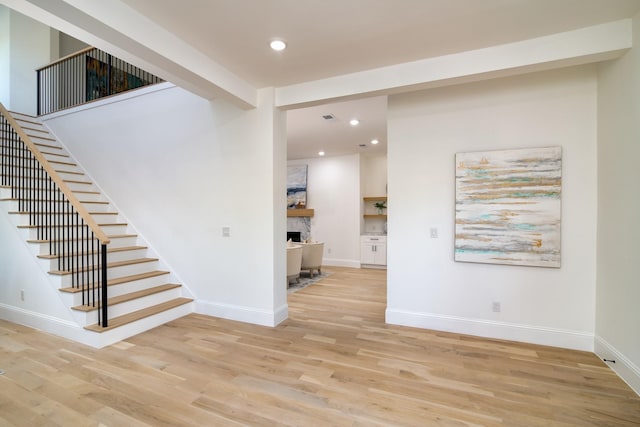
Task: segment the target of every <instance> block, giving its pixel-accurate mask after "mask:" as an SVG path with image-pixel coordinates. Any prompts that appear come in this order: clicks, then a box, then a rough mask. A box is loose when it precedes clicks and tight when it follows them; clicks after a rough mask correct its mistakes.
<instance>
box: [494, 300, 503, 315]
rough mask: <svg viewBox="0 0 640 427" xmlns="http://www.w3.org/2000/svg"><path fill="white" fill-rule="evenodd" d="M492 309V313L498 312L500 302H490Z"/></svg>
mask: <svg viewBox="0 0 640 427" xmlns="http://www.w3.org/2000/svg"><path fill="white" fill-rule="evenodd" d="M492 309H493V312H494V313H500V309H501V307H500V303H499V302H498V301H494V302H493V304H492Z"/></svg>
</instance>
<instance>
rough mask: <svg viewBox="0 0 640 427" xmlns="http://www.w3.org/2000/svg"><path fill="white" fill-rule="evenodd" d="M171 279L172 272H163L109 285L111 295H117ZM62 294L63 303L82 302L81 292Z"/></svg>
mask: <svg viewBox="0 0 640 427" xmlns="http://www.w3.org/2000/svg"><path fill="white" fill-rule="evenodd" d="M170 279H171V275H170V274H161V275H159V276H154V277H148V278H146V279H140V280H133V281H131V282H125V283H122V284H119V285H111V286H109V290H108V293H109V297H110V298H112V297H117V296H120V295H125V294H129V293H131V292H138V291H142V290H144V289H148V288H152V287H154V286H160V285H164V284H166V283H169V282H170ZM60 296H61V298H62V300H63V303H64V304H65V306H67V307H75V306H78V305H81V304H82V294H81V293H80V292H76V293H71V292H60Z"/></svg>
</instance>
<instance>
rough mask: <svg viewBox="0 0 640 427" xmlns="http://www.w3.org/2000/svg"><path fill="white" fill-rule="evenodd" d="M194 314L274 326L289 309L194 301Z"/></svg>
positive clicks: (286, 314) (285, 316) (287, 313)
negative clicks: (269, 308) (265, 308)
mask: <svg viewBox="0 0 640 427" xmlns="http://www.w3.org/2000/svg"><path fill="white" fill-rule="evenodd" d="M196 313H200V314H205V315H207V316H213V317H220V318H222V319H228V320H236V321H238V322H246V323H253V324H255V325H262V326H276V325H277V324H279V323H280V322H282V321H284V320H285V319H286V318H287V317H288V315H289V308H288V306H287V305H283V306H281V307H278V308H277V309H276V310H275V311H269V310H260V309H256V308H254V307H244V306H239V305H232V304H221V303H216V302H209V301H201V300H198V301H196Z"/></svg>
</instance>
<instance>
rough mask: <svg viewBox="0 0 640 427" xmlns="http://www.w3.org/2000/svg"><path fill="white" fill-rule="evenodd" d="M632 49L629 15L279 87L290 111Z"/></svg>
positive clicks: (593, 58) (583, 60) (607, 56)
mask: <svg viewBox="0 0 640 427" xmlns="http://www.w3.org/2000/svg"><path fill="white" fill-rule="evenodd" d="M631 47H632V21H631V20H630V19H624V20H620V21H615V22H610V23H607V24H601V25H596V26H592V27H587V28H582V29H578V30H574V31H568V32H564V33H559V34H553V35H549V36H544V37H537V38H533V39H529V40H524V41H520V42H515V43H509V44H504V45H499V46H494V47H488V48H484V49H477V50H472V51H467V52H462V53H456V54H451V55H444V56H440V57H435V58H428V59H423V60H419V61H414V62H408V63H403V64H397V65H392V66H388V67H382V68H377V69H372V70H367V71H362V72H358V73H352V74H345V75H341V76H336V77H331V78H326V79H321V80H315V81H310V82H305V83H300V84H295V85H290V86H283V87H279V88H277V89H276V106H277V107H280V108H284V109H291V108H298V107H307V106H312V105H318V104H323V103H327V102H334V101H343V100H348V99H352V98H358V97H360V98H361V97H363V96H374V95H392V94H396V93H403V92H409V91H415V90H424V89H429V88H434V87H440V86H447V85H453V84H459V83H466V82H472V81H479V80H486V79H491V78H495V77H504V76H509V75H516V74H524V73H529V72H533V71H543V70H549V69H554V68H561V67H568V66H573V65H580V64H586V63H591V62H598V61H604V60H609V59H614V58H617V57H618V56H620V55H621V54H622V53H623V52H625V51H626V50H628V49H630V48H631Z"/></svg>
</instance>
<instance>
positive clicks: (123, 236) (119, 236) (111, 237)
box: [27, 234, 138, 243]
mask: <svg viewBox="0 0 640 427" xmlns="http://www.w3.org/2000/svg"><path fill="white" fill-rule="evenodd" d="M107 237H108V238H109V239H110V240H111V239H120V238H127V237H138V235H137V234H112V235H107ZM76 240H79V239H71V241H72V242H74V241H76ZM85 240H86V239H85ZM60 241H61V242H68V241H69V239H65V240H60ZM54 242H57V240H54ZM27 243H49V240H39V239H30V240H27Z"/></svg>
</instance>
